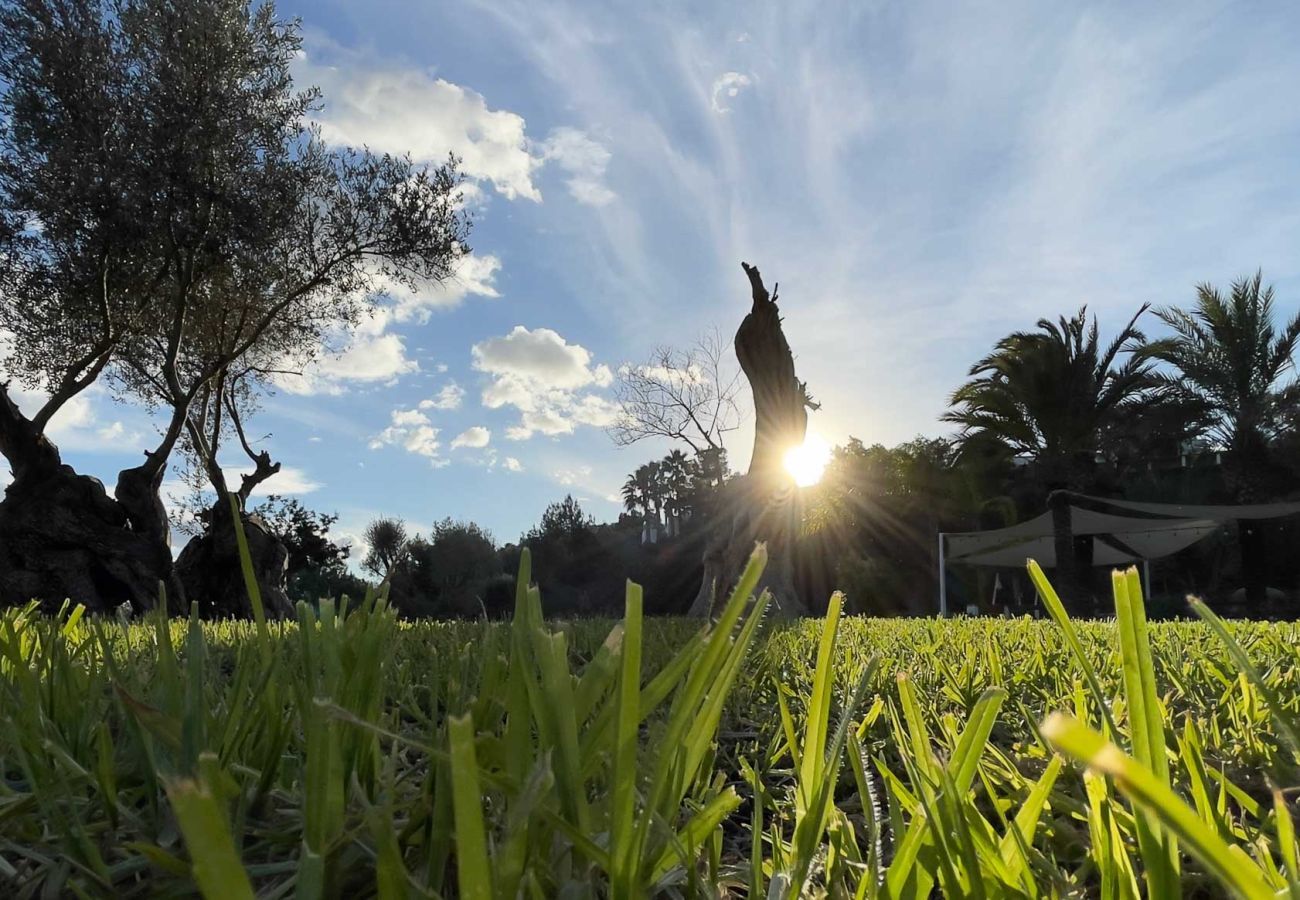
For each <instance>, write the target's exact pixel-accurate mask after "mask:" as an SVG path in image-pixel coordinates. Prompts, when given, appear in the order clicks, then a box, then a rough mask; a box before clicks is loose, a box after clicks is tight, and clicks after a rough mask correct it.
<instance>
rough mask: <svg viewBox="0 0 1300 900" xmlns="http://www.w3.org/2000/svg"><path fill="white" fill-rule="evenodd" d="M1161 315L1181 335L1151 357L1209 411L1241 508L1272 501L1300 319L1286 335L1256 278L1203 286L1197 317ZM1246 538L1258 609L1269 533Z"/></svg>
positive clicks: (1180, 390)
mask: <svg viewBox="0 0 1300 900" xmlns="http://www.w3.org/2000/svg"><path fill="white" fill-rule="evenodd" d="M1156 315H1157V316H1159V317H1160V320H1161V321H1162V322H1164V323H1165V324H1166V325H1168V326H1169V327H1170V328H1171V329H1172V330H1173V335H1171V336H1169V337H1166V338H1162V339H1160V340H1158V341H1153V342H1152V343H1151V344H1150V345H1148V346H1147V348H1146V350H1145V351H1144V352H1145V354H1146V356H1147V357H1148V358H1150V359H1157V360H1160V361H1161V362H1164V363H1167V364H1168V365H1169V366H1170V367H1171V368H1172V370H1173V371H1172V372H1171V373H1168V374H1166V375H1164V376H1163V379H1162V380H1163V383H1164V384H1165V385H1166V386H1168V387H1169V388H1171V389H1172V390H1173V391H1175V392H1177V394H1179V395H1181V396H1183V397H1185V398H1187V399H1188V400H1189V401H1190V402H1193V403H1197V404H1199V405H1200V406H1201V407H1202V408H1204V409H1205V410H1206V411H1207V413H1208V419H1209V426H1210V434H1211V436H1212V437H1213V438H1214V439H1215V440H1216V441H1218V442H1219V443H1220V444H1221V445H1222V446H1223V447H1224V448H1226V450H1227V459H1226V460H1225V462H1226V463H1227V474H1228V478H1229V484H1230V486H1231V491H1232V495H1233V497H1234V499H1235V500H1236V502H1238V503H1258V502H1261V501H1263V500H1265V499H1266V498H1267V497H1268V496H1269V492H1270V488H1271V486H1272V485H1271V481H1272V479H1273V477H1274V472H1273V471H1272V470H1273V468H1274V466H1273V463H1272V459H1271V453H1270V450H1269V444H1270V442H1271V441H1272V440H1273V439H1274V438H1275V437H1276V435H1277V433H1278V430H1279V429H1280V428H1282V427H1283V426H1284V425H1285V423H1286V421H1287V420H1286V417H1285V416H1284V415H1282V409H1283V407H1284V406H1285V404H1286V401H1287V399H1288V396H1289V393H1290V389H1291V387H1292V385H1291V384H1284V383H1283V379H1284V377H1285V376H1286V375H1287V374H1288V373H1289V372H1291V371H1292V370H1293V368H1294V356H1295V351H1296V344H1297V341H1300V314H1297V315H1296V316H1294V317H1292V318H1291V320H1290V321H1288V322H1287V323H1286V324H1285V325H1284V326H1283V327H1282V329H1281V331H1278V330H1277V327H1276V325H1275V323H1274V308H1273V288H1272V287H1264V286H1263V274H1262V273H1261V272H1256V273H1255V275H1254V277H1253V278H1243V279H1240V280H1238V281H1235V282H1233V284H1232V289H1231V292H1230V294H1229V296H1227V297H1224V296H1223V295H1222V294H1221V293H1220V292H1219V291H1218V289H1217V288H1215V287H1214V286H1213V285H1209V284H1202V285H1200V286H1198V287H1197V289H1196V302H1195V304H1194V305H1193V306H1192V308H1191V309H1190V310H1184V309H1179V308H1177V307H1165V308H1162V309H1160V310H1158V311H1157V313H1156ZM1238 535H1239V540H1240V545H1241V557H1242V559H1241V562H1242V568H1243V570H1244V571H1243V575H1244V576H1245V582H1246V599H1247V602H1248V603H1250V604H1251V605H1252V606H1257V605H1258V604H1260V603H1262V602H1263V601H1264V599H1265V595H1266V590H1267V580H1266V579H1267V575H1268V572H1267V567H1266V560H1265V559H1264V542H1263V531H1262V529H1261V528H1260V526H1259V524H1258V523H1255V522H1240V523H1239V524H1238Z"/></svg>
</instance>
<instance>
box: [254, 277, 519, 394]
mask: <svg viewBox="0 0 1300 900" xmlns="http://www.w3.org/2000/svg"><path fill="white" fill-rule="evenodd" d="M500 269H501V261H500V260H499V259H497V258H496V257H495V256H490V255H484V256H478V255H476V254H473V253H467V254H465V255H464V256H461V257H460V258H459V259H457V261H456V263H455V265H454V267H453V271H452V275H451V277H450V278H449V279H448V280H447V281H445V282H441V283H435V282H427V283H425V284H422V285H419V286H417V287H416V288H415V289H413V288H411V287H410V286H409V285H405V284H402V283H400V282H398V281H395V280H393V279H391V278H386V277H384V276H382V275H376V276H375V291H374V295H375V296H376V298H379V299H380V300H381V301H386V302H385V303H384V304H383V305H381V306H379V307H378V308H376V309H375V310H374V311H373V313H372V314H371V316H370V317H369V318H368V319H366V320H365V321H363V322H362V323H361V324H360V325H359V326H358V327H356V328H355V329H352V330H351V331H347V330H342V329H340V330H339V331H337V332H335V333H334V334H331V335H329V336H328V337H327V344H328V345H329V346H330V347H332V348H335V349H332V350H331V351H328V352H325V353H323V354H321V355H320V356H318V357H317V358H316V359H314V360H311V361H310V362H308V363H306V364H298V363H295V362H293V361H286V362H284V363H282V364H281V366H280V368H281V369H283V370H284V371H283V372H281V373H277V374H276V375H275V376H274V383H275V384H276V385H277V386H278V387H280V388H282V389H283V390H285V391H287V392H289V393H291V394H297V395H301V396H307V395H312V394H327V395H331V396H337V395H339V394H343V393H346V392H347V390H348V388H349V387H351V386H352V385H354V384H362V385H375V384H380V385H391V384H394V383H396V382H397V380H398V379H400V378H401V377H402V376H403V375H408V374H410V373H412V372H417V371H419V369H420V365H419V363H418V362H416V361H415V360H414V359H411V358H410V357H409V356H408V355H407V348H406V342H405V340H404V339H403V338H402V336H401V335H399V334H396V333H394V332H393V331H392V328H393V326H394V325H396V324H398V323H407V322H425V321H427V320H428V318H429V316H430V314H431V313H432V311H434V310H439V309H451V308H453V307H455V306H458V305H459V304H460V303H461V302H462V301H463V300H464V298H465V297H466V296H468V295H470V294H473V295H476V296H481V297H498V296H500V294H498V292H497V289H496V287H495V285H494V280H495V278H496V275H497V272H499V271H500ZM445 370H446V367H445V366H442V367H441V368H439V369H438V371H445ZM449 408H454V407H449Z"/></svg>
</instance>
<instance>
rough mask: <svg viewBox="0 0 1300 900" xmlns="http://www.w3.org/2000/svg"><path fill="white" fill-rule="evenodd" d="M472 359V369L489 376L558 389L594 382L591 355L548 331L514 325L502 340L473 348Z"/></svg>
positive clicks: (476, 345)
mask: <svg viewBox="0 0 1300 900" xmlns="http://www.w3.org/2000/svg"><path fill="white" fill-rule="evenodd" d="M471 355H472V357H473V361H474V368H475V369H477V370H479V371H480V372H487V373H488V374H490V375H498V376H512V377H517V378H521V379H526V380H528V381H532V382H538V383H543V384H549V385H551V386H553V387H556V388H560V389H573V388H580V387H583V386H584V385H588V384H591V383H592V382H593V381H594V380H595V375H594V373H593V372H592V371H591V368H590V363H591V353H590V352H589V351H588V350H587V349H586V348H585V347H582V346H580V345H579V344H570V343H569V342H568V341H566V340H565V339H564V338H563V337H561V336H560V335H559V334H558V333H557V332H555V331H553V330H551V329H550V328H536V329H533V330H532V331H530V330H528V329H527V328H525V327H524V326H523V325H516V326H515V327H514V330H513V331H511V332H510V333H509V334H507V335H505V336H504V337H495V338H489V339H488V340H486V341H483V342H481V343H478V344H475V345H474V347H473V350H472V351H471Z"/></svg>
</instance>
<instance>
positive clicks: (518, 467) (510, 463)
mask: <svg viewBox="0 0 1300 900" xmlns="http://www.w3.org/2000/svg"><path fill="white" fill-rule="evenodd" d="M501 468H503V469H505V470H506V471H507V472H522V471H523V470H524V466H523V464H522V463H521V462H519V460H517V459H515V458H514V457H513V456H507V457H506V458H505V459H503V460H502V461H501Z"/></svg>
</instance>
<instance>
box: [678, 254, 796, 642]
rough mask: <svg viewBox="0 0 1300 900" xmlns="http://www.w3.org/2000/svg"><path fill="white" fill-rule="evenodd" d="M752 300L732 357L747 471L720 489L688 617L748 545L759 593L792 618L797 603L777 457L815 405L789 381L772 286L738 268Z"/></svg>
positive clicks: (788, 486)
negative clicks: (739, 385)
mask: <svg viewBox="0 0 1300 900" xmlns="http://www.w3.org/2000/svg"><path fill="white" fill-rule="evenodd" d="M741 267H742V268H743V269H744V270H745V274H746V276H748V278H749V285H750V292H751V296H752V299H753V302H752V306H751V307H750V311H749V314H748V315H746V316H745V318H744V320H743V321H742V322H741V323H740V328H738V329H737V330H736V338H735V347H736V358H737V359H738V360H739V361H740V369H741V371H742V372H743V373H744V374H745V378H746V379H747V380H748V382H749V387H750V390H751V391H752V393H753V395H754V452H753V455H752V456H751V457H750V461H749V470H748V472H747V473H746V474H745V475H744V476H743V477H741V478H737V479H734V480H733V481H731V482H729V483H728V484H727V485H726V486H725V487H724V489H723V490H724V492H725V496H724V497H723V499H722V504H721V508H720V515H719V516H718V521H717V522H716V523H715V525H714V528H715V532H714V536H713V538H712V540H711V541H710V542H709V544H708V547H707V549H706V550H705V556H704V578H703V582H702V584H701V585H700V590H699V593H698V594H697V596H696V598H695V602H694V603H692V604H691V608H690V614H691V615H695V616H707V615H710V614H711V613H712V612H713V609H714V606H715V604H716V603H717V602H718V601H719V599H720V598H723V599H725V596H726V593H727V591H728V590H729V589H730V587H731V585H733V584H734V583H735V581H736V578H737V577H738V576H739V574H740V571H741V569H742V568H743V566H744V563H745V560H746V559H747V558H748V557H749V554H750V552H751V551H752V550H753V548H754V543H755V542H756V541H764V542H766V543H767V548H768V565H767V569H766V570H765V571H764V573H763V579H762V581H761V582H760V584H759V589H760V590H763V589H766V590H769V591H771V593H772V597H773V604H774V606H773V608H774V609H775V610H777V611H778V612H779V613H781V614H784V615H799V614H801V613H803V612H804V611H805V609H806V608H805V606H804V604H803V603H802V602H801V601H800V599H799V597H798V596H797V594H796V592H795V586H794V560H793V550H794V539H795V536H796V533H797V529H798V524H799V519H800V511H799V508H798V502H797V501H798V495H797V492H796V491H795V490H794V482H793V479H792V478H791V477H790V475H789V474H788V473H787V472H786V471H785V467H784V457H785V453H786V451H787V450H789V449H790V448H791V447H794V446H797V445H799V444H801V443H803V440H804V437H805V436H806V434H807V431H808V410H809V409H817V408H818V407H817V404H816V403H814V402H813V400H812V398H811V397H810V396H809V395H808V389H807V387H806V386H805V384H804V383H803V382H802V381H800V380H799V379H798V377H796V375H795V369H794V354H793V353H791V351H790V344H789V342H788V341H787V340H786V337H785V332H784V330H783V329H782V327H781V315H780V311H779V310H778V309H777V305H776V301H777V288H778V286H777V285H773V288H772V291H771V293H770V294H769V293H768V290H767V288H766V287H765V286H764V284H763V276H762V275H761V274H760V273H759V270H758V268H757V267H756V266H751V265H750V264H749V263H743V262H742V263H741Z"/></svg>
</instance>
